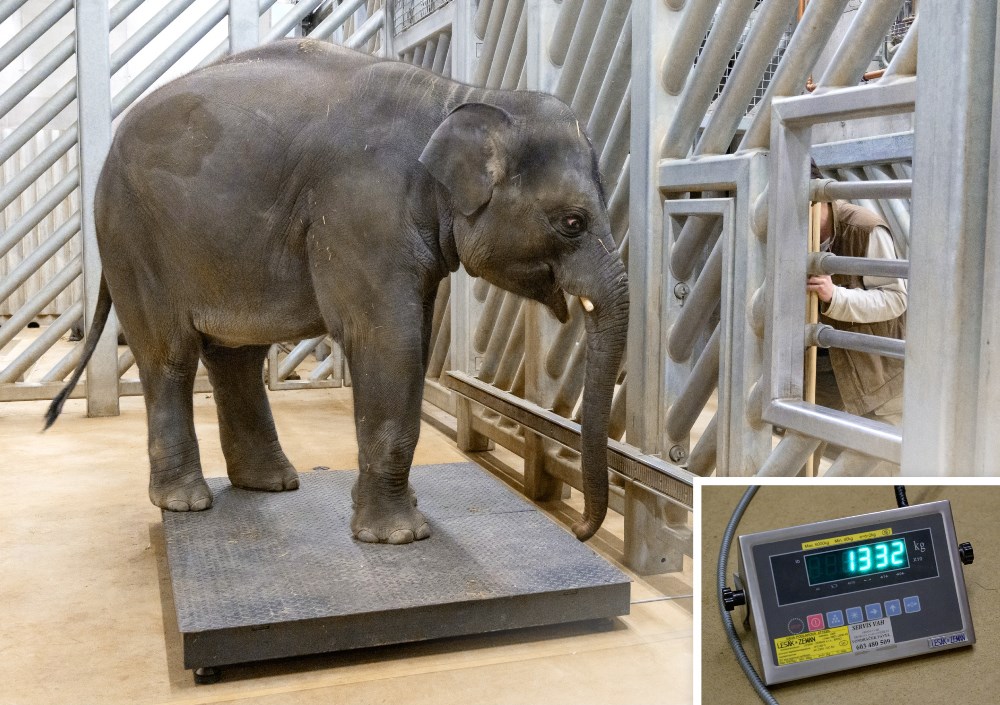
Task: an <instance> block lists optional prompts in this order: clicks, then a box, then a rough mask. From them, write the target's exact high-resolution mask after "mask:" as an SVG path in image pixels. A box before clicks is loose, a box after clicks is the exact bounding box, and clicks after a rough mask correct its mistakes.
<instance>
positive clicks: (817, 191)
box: [809, 179, 913, 202]
mask: <svg viewBox="0 0 1000 705" xmlns="http://www.w3.org/2000/svg"><path fill="white" fill-rule="evenodd" d="M912 189H913V181H912V180H910V179H892V180H889V179H886V180H879V181H853V182H845V181H836V180H834V179H813V180H812V181H810V182H809V200H811V201H821V202H829V201H836V200H845V201H850V200H853V199H857V198H909V197H910V192H911V190H912Z"/></svg>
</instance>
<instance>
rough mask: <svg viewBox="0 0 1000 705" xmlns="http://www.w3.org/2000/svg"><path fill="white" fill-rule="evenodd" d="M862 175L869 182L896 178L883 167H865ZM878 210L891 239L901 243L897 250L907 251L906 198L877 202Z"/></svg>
mask: <svg viewBox="0 0 1000 705" xmlns="http://www.w3.org/2000/svg"><path fill="white" fill-rule="evenodd" d="M864 174H865V176H866V177H867V178H868V180H869V181H891V180H893V179H894V178H895V177H896V173H895V171H891V170H890V169H888V168H886V167H884V166H876V165H872V166H866V167H864ZM878 207H879V210H881V211H882V214H883V216H884V217H885V219H886V221H888V222H889V224H890V225H892V226H894V227H892V235H893V239H894V240H895V241H896V243H897V247H898V245H899V243H900V242H902V243H903V247H900V248H899V250H900V252H902V253H904V254H905V253H906V252H908V251H909V242H910V201H909V199H908V198H905V199H904V198H886V199H881V200H879V202H878Z"/></svg>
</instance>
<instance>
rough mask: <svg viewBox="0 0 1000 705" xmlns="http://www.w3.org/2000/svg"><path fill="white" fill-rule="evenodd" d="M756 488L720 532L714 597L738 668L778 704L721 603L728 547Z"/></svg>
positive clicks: (759, 692) (763, 696) (772, 703)
mask: <svg viewBox="0 0 1000 705" xmlns="http://www.w3.org/2000/svg"><path fill="white" fill-rule="evenodd" d="M757 489H758V488H757V486H756V485H751V486H750V487H748V488H747V491H746V492H744V493H743V497H742V498H741V499H740V501H739V503H738V504H737V505H736V509H734V510H733V516H732V517H731V518H730V519H729V523H728V524H727V525H726V530H725V532H723V534H722V546H720V547H719V566H718V572H717V573H716V590H717V594H716V597H717V598H718V602H719V615H720V616H721V617H722V626H723V627H725V630H726V638H727V639H728V640H729V646H730V647H732V649H733V653H734V654H735V655H736V661H737V662H738V663H739V664H740V668H742V669H743V673H745V674H746V677H747V680H749V681H750V685H752V686H753V689H754V690H755V691H757V695H758V696H759V697H760V699H761V700H763V701H764V702H765V703H766V704H767V705H778V701H777V700H775V699H774V696H773V695H771V691H769V690H768V689H767V686H766V685H764V681H762V680H761V678H760V676H759V675H757V671H756V670H754V667H753V664H752V663H750V659H749V658H747V653H746V651H744V650H743V644H742V643H741V642H740V637H739V635H738V634H737V633H736V626H735V625H734V624H733V618H732V616H731V615H730V614H729V613H728V612H727V611H726V608H725V607H724V606H723V604H722V590H723V588H725V587H726V564H727V563H728V562H729V549H730V548H731V547H732V543H733V537H734V536H735V535H736V528H737V527H738V526H739V524H740V519H742V518H743V513H744V512H745V511H746V510H747V506H748V505H749V504H750V500H751V499H753V496H754V495H755V494H756V493H757Z"/></svg>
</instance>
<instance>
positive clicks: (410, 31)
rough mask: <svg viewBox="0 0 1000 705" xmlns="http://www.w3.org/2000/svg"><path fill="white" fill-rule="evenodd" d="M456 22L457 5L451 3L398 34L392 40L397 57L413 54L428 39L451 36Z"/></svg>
mask: <svg viewBox="0 0 1000 705" xmlns="http://www.w3.org/2000/svg"><path fill="white" fill-rule="evenodd" d="M454 20H455V4H454V2H450V3H448V4H447V5H445V6H444V7H441V8H438V9H437V10H435V11H434V12H432V13H431V14H429V15H427V16H426V17H424V18H423V19H421V20H420V21H419V22H417V23H416V24H414V25H411V26H409V27H407V28H406V29H404V30H403V31H402V32H397V33H396V36H394V37H393V39H392V43H393V47H394V49H395V52H396V55H397V56H400V57H402V56H403V55H404V54H406V53H408V52H412V51H413V48H414V47H415V46H417V45H418V44H422V43H423V42H424V41H426V39H427V38H428V37H440V36H450V33H451V26H452V23H453V22H454Z"/></svg>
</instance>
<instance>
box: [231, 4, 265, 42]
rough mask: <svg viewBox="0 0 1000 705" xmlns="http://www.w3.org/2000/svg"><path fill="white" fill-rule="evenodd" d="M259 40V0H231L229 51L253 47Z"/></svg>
mask: <svg viewBox="0 0 1000 705" xmlns="http://www.w3.org/2000/svg"><path fill="white" fill-rule="evenodd" d="M259 42H260V17H259V15H258V13H257V0H229V53H230V54H235V53H237V52H240V51H246V50H247V49H253V48H254V47H255V46H257V44H258V43H259Z"/></svg>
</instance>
